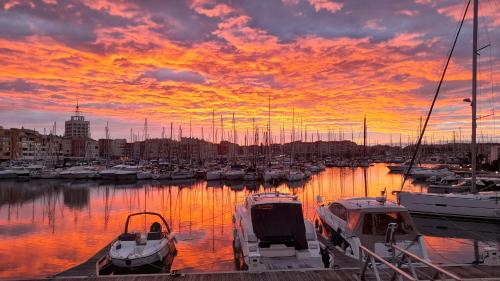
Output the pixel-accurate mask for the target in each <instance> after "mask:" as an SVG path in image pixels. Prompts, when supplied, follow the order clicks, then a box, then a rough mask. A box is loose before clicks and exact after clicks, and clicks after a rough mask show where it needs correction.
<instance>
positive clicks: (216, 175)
mask: <svg viewBox="0 0 500 281" xmlns="http://www.w3.org/2000/svg"><path fill="white" fill-rule="evenodd" d="M223 175H224V171H223V170H221V169H217V170H209V171H207V174H206V176H205V177H206V179H207V181H214V180H221V179H222V178H223Z"/></svg>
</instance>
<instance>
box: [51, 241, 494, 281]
mask: <svg viewBox="0 0 500 281" xmlns="http://www.w3.org/2000/svg"><path fill="white" fill-rule="evenodd" d="M320 241H321V242H322V243H323V244H324V245H325V246H327V248H328V250H329V251H330V253H331V254H332V255H334V268H333V269H304V270H279V271H266V272H246V271H232V272H199V273H183V272H174V273H171V274H144V275H120V276H97V274H96V263H97V262H98V260H99V259H101V258H102V257H104V256H105V255H106V253H107V251H108V249H109V246H110V245H111V243H110V244H108V245H106V246H105V247H104V248H103V249H101V250H100V251H99V252H98V253H97V254H95V255H94V256H93V257H91V258H90V259H88V260H87V261H86V262H84V263H82V264H80V265H78V266H75V267H73V268H70V269H68V270H66V271H63V272H61V273H59V274H57V275H55V276H50V277H48V279H49V280H56V281H59V280H69V279H71V280H74V279H86V280H96V281H97V280H98V281H102V280H107V281H113V280H116V281H122V280H123V281H128V280H130V281H135V280H146V281H149V280H151V281H156V280H166V281H170V280H172V281H174V280H175V281H218V280H221V281H226V280H227V281H254V280H255V281H257V280H258V281H282V280H290V281H295V280H297V281H323V280H324V281H344V280H359V273H360V267H361V264H360V263H359V262H357V261H356V260H354V259H351V258H349V257H346V256H345V255H343V254H341V253H340V251H339V250H338V249H337V248H335V247H334V246H333V245H331V244H330V243H328V241H326V240H324V239H322V238H320ZM442 268H444V269H445V270H447V271H449V272H451V273H454V274H456V275H457V276H459V277H460V278H462V280H500V267H499V266H487V265H472V264H460V265H444V266H442ZM405 271H406V270H405ZM416 271H417V274H418V277H419V280H433V277H434V275H435V273H434V272H433V271H432V270H430V269H429V268H427V267H419V268H417V269H416ZM392 274H393V272H392V271H390V270H387V269H383V270H381V271H380V275H381V278H382V280H391V278H392V277H393V276H392ZM365 280H368V281H371V280H376V278H375V275H374V274H373V272H372V271H371V270H369V271H368V273H367V275H366V276H365Z"/></svg>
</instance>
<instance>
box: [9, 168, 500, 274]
mask: <svg viewBox="0 0 500 281" xmlns="http://www.w3.org/2000/svg"><path fill="white" fill-rule="evenodd" d="M387 171H388V170H387V168H386V167H385V165H384V164H377V165H375V166H373V167H370V168H369V169H362V168H357V169H351V168H329V169H327V170H326V171H324V172H322V173H320V174H317V175H315V176H313V177H312V178H311V179H310V180H309V181H307V182H304V183H300V184H295V185H294V186H289V185H287V184H281V185H279V186H277V187H274V186H262V185H257V184H255V185H251V184H250V185H248V184H243V183H238V184H227V183H222V182H215V183H207V182H204V181H198V182H184V183H177V184H173V183H155V182H144V183H142V182H140V183H137V184H130V185H109V184H108V185H100V184H99V183H97V182H62V181H31V182H24V183H20V182H6V181H2V182H0V277H3V278H6V277H42V276H47V275H51V274H55V273H57V272H60V271H62V270H64V269H67V268H69V267H71V266H74V265H77V264H79V263H81V262H83V261H85V260H86V259H88V258H89V257H91V256H92V255H94V254H95V253H96V252H97V251H98V250H99V249H101V248H102V247H104V246H105V245H106V244H108V243H109V242H110V241H111V240H112V239H114V238H115V237H116V236H117V235H118V234H120V233H121V232H122V231H123V228H124V223H125V219H126V217H127V215H128V214H130V213H132V212H137V211H143V210H144V209H147V210H148V211H154V212H158V213H161V214H162V215H163V216H164V217H165V218H166V219H167V220H168V221H169V222H170V224H171V227H172V228H173V230H174V231H175V232H176V235H177V239H178V241H179V243H178V245H177V247H178V255H177V257H176V259H175V261H174V264H173V269H176V270H183V271H214V270H233V269H234V264H233V261H232V257H233V256H232V246H231V241H232V229H231V216H232V212H233V210H234V206H235V204H237V203H240V202H242V201H243V200H244V198H245V196H246V195H247V194H249V193H250V192H255V191H274V190H278V191H281V192H290V193H295V194H298V196H299V199H300V200H301V201H302V202H303V204H304V213H305V215H306V217H307V218H309V219H314V218H315V214H314V208H315V201H316V200H315V198H316V196H317V195H321V196H323V198H325V199H326V200H333V199H338V198H341V197H351V196H365V195H368V196H378V195H380V191H381V190H383V189H384V188H387V194H388V196H389V199H394V196H393V195H391V191H393V190H399V187H400V185H401V182H402V179H401V176H400V175H392V174H388V173H387ZM408 188H409V189H412V190H421V189H424V188H423V187H421V186H419V185H413V184H411V183H408ZM416 223H417V227H418V228H419V230H420V231H421V232H422V233H424V234H425V235H426V241H427V244H428V249H429V254H430V256H431V258H432V259H433V260H435V261H438V262H447V263H449V262H461V263H462V262H466V263H469V262H471V261H473V259H474V254H473V239H475V240H478V241H480V242H479V248H480V249H482V248H484V247H485V246H487V245H498V241H500V226H499V225H495V224H485V223H482V224H478V223H468V222H456V221H443V220H439V219H421V218H416Z"/></svg>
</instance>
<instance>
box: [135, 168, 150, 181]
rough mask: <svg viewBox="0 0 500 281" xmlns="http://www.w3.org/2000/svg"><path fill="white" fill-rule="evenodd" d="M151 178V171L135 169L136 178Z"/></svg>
mask: <svg viewBox="0 0 500 281" xmlns="http://www.w3.org/2000/svg"><path fill="white" fill-rule="evenodd" d="M152 178H153V173H152V172H151V171H148V170H144V169H140V170H138V171H137V179H138V180H150V179H152Z"/></svg>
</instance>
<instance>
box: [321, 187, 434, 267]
mask: <svg viewBox="0 0 500 281" xmlns="http://www.w3.org/2000/svg"><path fill="white" fill-rule="evenodd" d="M317 201H318V207H317V209H316V211H317V215H318V217H319V221H317V222H316V225H317V226H318V228H319V229H318V232H320V233H323V234H324V235H326V236H328V238H329V239H330V240H331V241H332V242H333V245H335V246H336V247H337V248H339V250H340V251H341V252H343V253H344V254H345V255H346V256H348V257H351V258H354V259H356V260H361V259H362V258H363V256H362V254H361V253H360V251H359V249H360V248H359V246H361V245H363V246H365V247H367V248H368V249H370V250H371V251H373V252H374V253H375V254H377V255H379V256H381V257H383V258H390V257H392V253H391V251H390V250H391V248H390V247H387V246H386V244H385V235H386V230H387V227H388V225H389V224H390V223H396V224H397V230H396V245H398V246H400V247H402V248H404V249H407V250H408V251H410V252H412V253H413V254H416V255H418V256H419V257H421V258H423V259H429V257H428V254H427V248H426V245H425V241H424V238H423V236H422V235H420V234H419V233H418V232H417V229H416V227H415V224H414V222H413V220H412V218H411V216H410V213H409V212H408V210H407V209H406V208H405V207H403V206H401V205H397V204H395V203H393V202H390V201H387V200H386V198H385V197H376V198H373V197H360V198H347V199H341V200H337V201H334V202H330V203H328V204H324V203H322V198H321V197H320V196H318V198H317Z"/></svg>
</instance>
